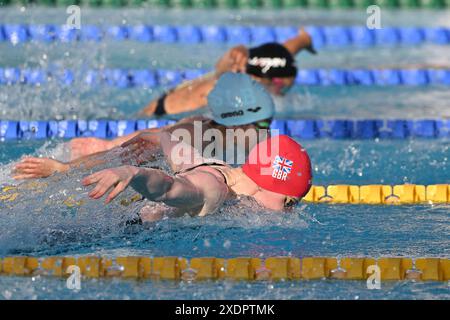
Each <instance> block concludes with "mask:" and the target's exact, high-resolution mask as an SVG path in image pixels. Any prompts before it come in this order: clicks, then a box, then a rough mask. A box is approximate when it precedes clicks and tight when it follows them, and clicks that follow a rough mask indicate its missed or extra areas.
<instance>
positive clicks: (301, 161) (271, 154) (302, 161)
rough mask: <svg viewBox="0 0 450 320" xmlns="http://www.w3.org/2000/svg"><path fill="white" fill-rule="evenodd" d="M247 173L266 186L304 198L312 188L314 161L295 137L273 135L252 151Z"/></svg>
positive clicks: (281, 192) (259, 184)
mask: <svg viewBox="0 0 450 320" xmlns="http://www.w3.org/2000/svg"><path fill="white" fill-rule="evenodd" d="M242 170H243V171H244V173H245V174H246V175H247V176H248V177H249V178H250V179H252V180H253V181H254V182H255V183H256V184H257V185H258V186H260V187H261V188H263V189H266V190H269V191H273V192H276V193H280V194H284V195H287V196H291V197H298V198H301V197H303V196H305V195H306V194H307V193H308V191H309V189H310V188H311V180H312V175H311V161H310V159H309V156H308V154H307V153H306V150H305V149H303V148H302V146H301V145H300V144H298V143H297V142H296V141H295V140H294V139H292V138H290V137H288V136H286V135H279V136H275V137H271V138H269V139H267V140H265V141H263V142H261V143H259V144H258V145H256V146H255V147H254V148H253V149H252V151H250V154H249V157H248V159H247V162H246V163H245V164H244V165H243V166H242Z"/></svg>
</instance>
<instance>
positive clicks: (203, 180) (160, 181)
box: [130, 168, 228, 216]
mask: <svg viewBox="0 0 450 320" xmlns="http://www.w3.org/2000/svg"><path fill="white" fill-rule="evenodd" d="M208 170H214V169H210V168H206V169H205V168H202V169H197V170H193V171H192V172H189V173H188V174H184V175H178V176H175V177H172V176H169V175H167V174H165V173H164V172H162V171H161V170H155V169H146V168H139V171H138V173H137V174H136V175H135V176H134V178H133V179H132V180H131V183H130V185H131V186H132V187H133V189H134V190H136V191H137V192H139V193H140V194H142V195H143V196H144V197H145V198H147V199H149V200H151V201H159V202H164V203H165V204H167V205H169V206H171V207H175V208H178V209H182V210H190V211H193V210H194V211H196V213H197V214H198V215H200V216H203V215H206V214H208V213H211V212H212V211H214V210H215V209H216V208H217V207H218V206H219V205H220V204H221V203H222V202H223V201H224V200H225V198H226V196H227V194H228V188H227V186H226V184H225V183H224V181H223V178H222V177H220V176H217V174H214V173H213V172H209V171H208Z"/></svg>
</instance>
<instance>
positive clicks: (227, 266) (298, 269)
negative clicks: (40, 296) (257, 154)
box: [0, 256, 450, 281]
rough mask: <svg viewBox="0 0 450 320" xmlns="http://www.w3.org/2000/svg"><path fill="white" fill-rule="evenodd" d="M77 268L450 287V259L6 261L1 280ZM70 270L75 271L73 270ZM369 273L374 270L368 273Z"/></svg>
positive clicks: (103, 273) (137, 274) (91, 272)
mask: <svg viewBox="0 0 450 320" xmlns="http://www.w3.org/2000/svg"><path fill="white" fill-rule="evenodd" d="M74 266H77V267H78V268H79V269H78V270H79V273H80V276H83V277H86V278H101V277H102V278H103V277H104V278H112V277H120V278H131V279H153V280H157V279H163V280H164V279H167V280H188V281H194V280H222V279H230V280H301V279H304V280H310V279H342V280H365V279H368V278H369V277H371V275H373V270H374V268H376V269H377V270H378V272H379V277H380V278H379V279H380V280H416V281H449V280H450V259H448V258H415V259H412V258H404V257H380V258H369V257H340V258H335V257H305V258H295V257H270V258H266V259H265V260H263V259H259V258H251V257H238V258H231V259H222V258H214V257H204V258H192V259H186V258H180V257H152V258H151V257H139V256H129V257H114V258H111V257H97V256H79V257H59V256H58V257H45V258H39V257H25V256H21V257H5V258H2V259H0V274H1V275H14V276H36V275H44V276H56V277H68V276H70V273H68V272H67V271H68V269H69V270H71V271H72V272H73V270H74V268H75V267H74ZM69 267H70V268H69ZM369 267H370V268H369Z"/></svg>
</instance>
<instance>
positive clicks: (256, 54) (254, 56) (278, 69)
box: [247, 42, 297, 78]
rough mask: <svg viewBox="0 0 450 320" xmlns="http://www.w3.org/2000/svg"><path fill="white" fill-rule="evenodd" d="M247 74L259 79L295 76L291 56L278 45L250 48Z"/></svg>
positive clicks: (293, 62)
mask: <svg viewBox="0 0 450 320" xmlns="http://www.w3.org/2000/svg"><path fill="white" fill-rule="evenodd" d="M247 73H248V74H251V75H254V76H257V77H261V78H288V77H295V76H296V75H297V67H296V66H295V61H294V57H293V56H292V54H291V53H290V52H289V51H288V50H287V49H286V48H285V47H284V46H283V45H281V44H279V43H275V42H274V43H266V44H263V45H261V46H259V47H255V48H250V50H249V58H248V61H247Z"/></svg>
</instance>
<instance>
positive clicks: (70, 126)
mask: <svg viewBox="0 0 450 320" xmlns="http://www.w3.org/2000/svg"><path fill="white" fill-rule="evenodd" d="M174 123H175V120H168V119H150V120H143V119H142V120H88V121H86V120H62V121H56V120H55V121H52V120H51V121H43V120H42V121H15V120H0V140H2V141H4V140H15V139H24V140H27V139H57V138H60V139H72V138H76V137H96V138H102V139H110V138H115V137H121V136H124V135H128V134H130V133H133V132H135V131H137V130H144V129H150V128H161V127H164V126H167V125H171V124H174ZM270 128H271V129H272V130H275V129H276V130H278V131H279V133H280V134H287V135H290V136H293V137H296V138H299V139H321V138H328V139H410V138H449V137H450V119H416V120H407V119H355V120H351V119H298V120H283V119H276V120H274V121H272V124H271V127H270Z"/></svg>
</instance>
